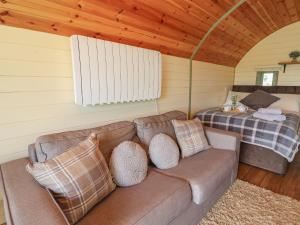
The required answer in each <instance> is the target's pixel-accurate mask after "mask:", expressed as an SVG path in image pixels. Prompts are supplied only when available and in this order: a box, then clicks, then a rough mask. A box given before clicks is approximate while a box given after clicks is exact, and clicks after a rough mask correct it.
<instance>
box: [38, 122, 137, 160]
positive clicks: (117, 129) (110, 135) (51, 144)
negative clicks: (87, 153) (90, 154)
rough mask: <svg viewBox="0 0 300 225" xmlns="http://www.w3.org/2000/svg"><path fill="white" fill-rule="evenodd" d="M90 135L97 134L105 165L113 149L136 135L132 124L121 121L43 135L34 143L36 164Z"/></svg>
mask: <svg viewBox="0 0 300 225" xmlns="http://www.w3.org/2000/svg"><path fill="white" fill-rule="evenodd" d="M91 133H95V134H97V138H98V140H99V143H100V145H101V151H102V154H103V156H104V158H105V160H106V162H107V163H109V159H110V155H111V153H112V150H113V149H114V147H116V146H117V145H118V144H120V143H122V142H123V141H130V140H132V138H133V137H134V136H135V135H136V129H135V127H134V123H132V122H128V121H121V122H117V123H112V124H108V125H105V126H101V127H95V128H91V129H84V130H76V131H67V132H62V133H55V134H48V135H43V136H40V137H38V138H37V140H36V143H35V148H36V156H37V161H38V162H44V161H45V160H48V159H52V158H53V157H55V156H57V155H59V154H61V153H63V152H64V151H66V149H68V148H70V147H73V146H76V145H77V144H78V143H79V142H81V141H83V140H85V139H86V138H87V137H88V136H89V135H90V134H91Z"/></svg>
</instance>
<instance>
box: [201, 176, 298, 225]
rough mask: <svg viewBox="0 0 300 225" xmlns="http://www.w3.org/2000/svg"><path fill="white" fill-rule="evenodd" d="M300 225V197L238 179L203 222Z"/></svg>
mask: <svg viewBox="0 0 300 225" xmlns="http://www.w3.org/2000/svg"><path fill="white" fill-rule="evenodd" d="M220 224H221V225H300V201H297V200H295V199H292V198H289V197H287V196H283V195H279V194H276V193H274V192H272V191H269V190H266V189H263V188H260V187H257V186H255V185H252V184H249V183H247V182H244V181H241V180H237V181H236V182H235V184H234V185H233V186H232V187H231V188H230V190H229V191H228V192H227V193H226V194H225V195H224V196H223V197H222V198H221V199H220V200H219V201H218V202H217V204H216V205H215V206H214V207H213V208H212V209H211V210H210V211H209V213H208V214H207V215H206V217H205V218H203V219H202V221H201V223H200V224H199V225H220Z"/></svg>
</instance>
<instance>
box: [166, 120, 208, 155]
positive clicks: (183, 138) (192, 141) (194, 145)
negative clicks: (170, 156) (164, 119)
mask: <svg viewBox="0 0 300 225" xmlns="http://www.w3.org/2000/svg"><path fill="white" fill-rule="evenodd" d="M172 123H173V126H174V129H175V133H176V137H177V141H178V143H179V146H180V149H181V156H182V158H184V157H188V156H191V155H194V154H196V153H197V152H200V151H202V150H206V149H208V148H210V146H209V144H208V142H207V139H206V137H205V133H204V129H203V126H202V123H201V121H200V120H199V119H198V118H196V119H194V120H172Z"/></svg>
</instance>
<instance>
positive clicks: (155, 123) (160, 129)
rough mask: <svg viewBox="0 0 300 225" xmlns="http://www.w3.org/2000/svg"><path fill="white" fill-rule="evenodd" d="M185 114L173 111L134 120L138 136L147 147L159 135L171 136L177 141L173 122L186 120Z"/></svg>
mask: <svg viewBox="0 0 300 225" xmlns="http://www.w3.org/2000/svg"><path fill="white" fill-rule="evenodd" d="M186 118H187V116H186V114H185V113H183V112H180V111H171V112H167V113H164V114H161V115H157V116H148V117H143V118H138V119H135V120H134V123H135V124H136V128H137V135H138V137H139V138H140V140H141V142H142V143H143V144H144V145H146V146H147V147H148V146H149V144H150V141H151V139H152V138H153V137H154V136H155V135H156V134H159V133H164V134H167V135H169V136H170V137H171V138H173V139H174V140H175V141H176V135H175V132H174V128H173V126H172V122H171V121H172V120H186Z"/></svg>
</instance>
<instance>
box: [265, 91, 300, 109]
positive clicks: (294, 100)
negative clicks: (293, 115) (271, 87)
mask: <svg viewBox="0 0 300 225" xmlns="http://www.w3.org/2000/svg"><path fill="white" fill-rule="evenodd" d="M273 95H274V96H276V97H278V98H280V99H279V100H278V101H277V102H274V103H273V104H272V105H270V106H269V107H270V108H279V109H282V110H284V111H293V112H299V111H300V107H299V104H300V96H299V95H293V94H273Z"/></svg>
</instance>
